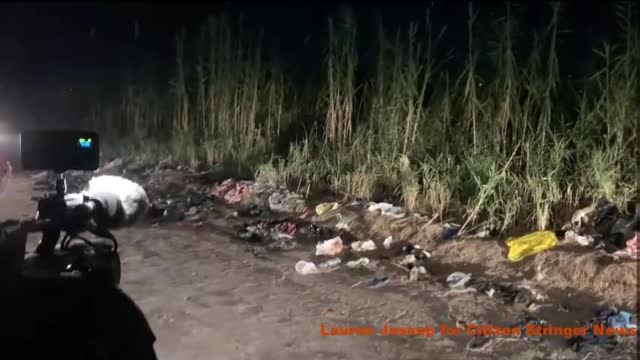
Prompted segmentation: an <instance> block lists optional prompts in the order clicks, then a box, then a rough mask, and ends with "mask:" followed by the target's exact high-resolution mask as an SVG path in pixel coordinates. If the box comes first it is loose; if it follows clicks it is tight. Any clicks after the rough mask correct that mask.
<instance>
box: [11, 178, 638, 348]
mask: <svg viewBox="0 0 640 360" xmlns="http://www.w3.org/2000/svg"><path fill="white" fill-rule="evenodd" d="M31 189H32V188H31V182H30V180H29V178H28V177H26V176H18V177H17V178H15V179H14V181H13V182H12V184H11V185H10V188H9V190H8V192H7V193H6V194H5V195H3V196H2V198H0V204H1V206H0V217H1V218H4V219H7V218H20V217H26V216H32V215H33V212H34V209H35V203H34V202H31V201H29V198H30V196H31V193H32V190H31ZM230 212H231V210H230V209H228V208H226V207H224V206H220V208H219V209H217V214H216V215H215V216H213V217H212V219H211V220H210V221H208V222H207V223H206V224H204V225H202V226H195V225H191V224H173V225H162V226H150V225H149V226H139V227H135V228H130V229H125V230H120V231H118V232H117V233H116V236H117V237H118V239H119V241H120V249H121V257H122V264H123V280H122V288H123V289H124V290H125V291H126V292H127V293H128V294H129V295H130V296H131V297H132V298H133V299H134V300H135V301H136V302H137V303H138V304H139V306H140V307H141V308H142V309H143V311H144V313H145V314H146V316H147V318H148V320H149V322H150V324H151V326H152V329H153V330H154V332H155V333H156V336H157V338H158V341H157V343H156V349H157V352H158V355H159V358H160V359H176V360H177V359H192V360H197V359H207V360H211V359H222V360H234V359H252V360H268V359H425V358H427V359H461V358H465V359H476V358H477V359H490V358H492V359H561V358H567V359H576V358H582V357H577V356H576V354H575V353H573V351H572V350H571V349H569V348H568V347H567V345H566V343H565V341H564V340H563V339H562V338H559V337H549V338H543V339H542V341H541V342H536V341H531V340H526V339H524V340H523V339H520V340H517V341H502V342H499V343H497V344H496V345H495V346H494V347H492V348H491V349H490V350H489V351H487V352H485V353H476V352H469V351H467V350H466V345H467V344H468V342H469V341H470V340H471V337H470V336H468V335H466V334H464V332H463V334H462V335H459V336H441V335H439V334H437V335H434V336H432V337H430V338H425V337H410V336H334V337H329V336H322V335H321V331H320V329H321V325H322V324H324V325H325V326H326V327H327V328H330V327H331V326H374V327H375V328H376V329H380V328H381V327H382V326H383V324H385V323H388V324H389V325H391V326H414V327H419V326H433V327H437V326H439V325H440V324H446V325H448V326H450V327H454V326H455V324H456V320H463V321H476V322H478V323H480V324H487V323H489V322H491V323H493V324H495V325H501V326H507V325H510V324H513V323H515V322H517V321H518V320H520V319H521V318H522V312H523V309H522V308H519V307H518V306H505V305H501V304H498V303H497V302H496V301H495V300H494V299H492V298H490V297H488V296H484V295H482V294H476V293H462V294H451V293H450V292H449V291H448V290H449V289H448V288H447V287H446V285H445V284H443V282H442V278H441V277H438V276H435V277H434V278H432V279H427V280H426V281H420V282H417V283H410V284H405V283H402V282H400V281H397V280H396V279H393V278H392V282H391V284H389V285H388V286H386V287H383V288H380V289H369V288H366V287H364V288H363V287H356V288H352V285H353V284H354V283H356V282H357V281H360V280H364V279H367V278H369V277H370V276H371V275H372V273H371V272H368V271H365V270H358V271H356V270H348V269H342V268H341V269H339V270H338V271H334V272H331V273H327V274H321V275H309V276H302V275H299V274H297V273H295V270H294V264H295V263H296V262H297V261H298V260H300V259H309V258H310V254H312V252H313V250H312V249H313V245H312V244H308V245H306V246H304V247H303V248H300V249H299V250H294V251H290V252H280V253H269V254H268V255H267V256H264V257H256V256H254V255H253V254H252V253H250V252H248V251H246V250H247V245H246V244H245V243H243V242H242V241H240V240H236V239H234V238H233V234H234V229H233V225H234V224H236V223H237V222H238V220H237V219H235V218H234V217H232V216H230ZM363 224H364V223H363ZM370 225H374V224H370ZM372 227H373V228H375V226H372ZM400 228H402V226H400ZM374 230H384V229H374ZM387 230H388V231H392V232H394V233H397V234H396V235H398V236H400V235H399V233H401V230H399V229H396V230H389V229H387ZM382 235H384V231H381V232H380V236H382ZM36 241H37V238H36V237H34V238H32V239H30V248H32V247H33V245H34V244H35V242H36ZM425 241H426V240H425ZM486 245H487V244H485V246H486ZM480 248H482V247H481V246H479V245H467V246H465V244H463V243H460V244H458V243H453V242H452V243H449V244H445V245H440V246H438V247H437V248H435V249H437V250H436V251H435V252H434V258H438V257H444V256H445V254H444V253H445V252H456V253H459V254H460V255H459V259H460V264H458V265H455V264H453V265H452V264H447V263H445V262H443V263H442V264H439V265H437V266H436V265H435V264H434V269H436V268H437V269H436V271H437V272H438V273H440V274H442V275H443V276H444V275H445V274H446V273H448V272H451V271H468V269H471V268H473V271H475V272H478V271H484V269H485V267H479V268H478V267H477V265H482V266H487V265H490V263H492V262H495V264H496V267H502V268H504V269H505V271H511V270H508V269H507V267H506V266H503V265H500V264H502V260H499V259H503V258H504V255H503V254H502V253H500V252H499V251H500V250H499V248H496V247H495V246H494V245H489V246H488V247H487V248H486V249H487V250H479V249H480ZM482 251H484V252H482ZM487 251H488V252H490V254H487V253H486V252H487ZM487 256H488V257H487ZM548 256H549V255H548ZM474 259H475V260H474ZM559 259H560V261H562V260H565V261H569V260H570V259H565V258H559ZM534 261H535V264H536V265H543V264H551V263H553V262H554V261H555V260H554V261H551V260H545V258H542V259H539V258H536V260H534ZM454 265H455V266H454ZM474 266H476V267H475V268H474ZM550 266H551V265H550ZM555 266H556V268H555V270H554V269H551V268H550V269H549V270H548V273H549V276H551V277H552V278H553V277H561V278H562V279H565V278H566V281H567V286H569V283H570V282H573V284H572V285H573V286H574V287H575V288H577V290H579V289H580V288H589V287H594V286H595V287H596V288H597V289H601V288H603V289H604V288H606V284H604V283H602V284H601V283H600V282H605V281H608V280H609V279H613V280H617V281H618V282H619V283H620V284H619V285H616V283H614V284H613V286H614V288H615V286H619V287H620V288H619V291H622V293H624V294H626V293H627V289H626V287H625V286H628V281H629V280H628V279H615V276H614V275H615V274H609V273H607V271H613V270H606V268H603V269H604V270H603V271H600V272H597V271H594V274H593V278H592V279H589V278H587V277H585V278H583V277H582V275H581V276H577V275H575V274H572V272H571V270H570V269H571V268H570V267H569V265H568V264H565V265H563V264H556V265H555ZM385 269H386V270H387V271H391V269H389V268H383V269H380V270H385ZM587 273H588V272H587ZM633 274H634V275H635V272H634V273H633ZM593 279H595V280H593ZM577 280H585V281H587V282H591V284H580V283H578V284H576V283H575V282H576V281H577ZM615 289H617V288H615ZM634 289H635V285H634ZM577 290H576V291H577ZM634 291H635V290H634ZM576 294H579V292H576ZM578 296H579V297H578V300H576V302H580V301H583V302H585V303H587V304H585V306H578V305H576V306H575V310H573V311H571V312H570V313H568V314H567V313H559V312H557V311H555V310H554V311H547V312H546V313H544V311H543V312H542V313H541V315H544V316H546V317H547V320H548V321H550V322H552V324H553V325H556V326H562V325H576V324H577V323H578V322H579V321H584V320H586V319H585V317H586V316H587V313H588V311H589V310H591V309H590V306H592V305H593V304H594V301H596V300H594V299H592V298H590V297H588V296H587V295H584V296H581V295H578ZM627 301H628V299H627V298H626V295H623V296H622V297H621V298H620V302H621V303H625V302H627ZM634 347H635V345H629V344H627V345H626V346H621V347H619V349H617V350H616V355H611V354H605V355H598V354H599V353H598V350H597V349H594V350H593V351H594V354H596V356H602V357H595V358H603V359H604V358H620V359H626V358H633V356H632V355H631V354H628V352H627V350H629V349H630V348H634ZM626 354H628V355H626ZM612 356H613V357H612ZM593 358H594V357H592V359H593Z"/></svg>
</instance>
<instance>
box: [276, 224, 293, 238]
mask: <svg viewBox="0 0 640 360" xmlns="http://www.w3.org/2000/svg"><path fill="white" fill-rule="evenodd" d="M276 229H277V231H279V232H280V233H285V234H288V235H291V236H293V235H295V233H296V231H297V229H298V227H297V226H296V224H294V223H292V222H291V221H284V222H282V223H280V224H278V225H277V226H276Z"/></svg>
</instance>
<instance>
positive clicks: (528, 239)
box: [507, 231, 558, 262]
mask: <svg viewBox="0 0 640 360" xmlns="http://www.w3.org/2000/svg"><path fill="white" fill-rule="evenodd" d="M556 245H558V238H557V237H556V234H555V233H554V232H552V231H538V232H534V233H531V234H527V235H525V236H522V237H519V238H516V239H509V240H507V246H508V247H509V254H508V255H507V258H508V259H509V261H511V262H516V261H520V260H522V259H524V258H525V257H527V256H531V255H535V254H538V253H541V252H543V251H545V250H549V249H551V248H553V247H555V246H556Z"/></svg>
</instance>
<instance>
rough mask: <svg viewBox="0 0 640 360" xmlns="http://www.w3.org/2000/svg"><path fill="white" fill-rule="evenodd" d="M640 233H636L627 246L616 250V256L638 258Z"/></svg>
mask: <svg viewBox="0 0 640 360" xmlns="http://www.w3.org/2000/svg"><path fill="white" fill-rule="evenodd" d="M639 234H640V233H635V234H634V236H633V237H632V238H631V239H630V240H629V241H627V247H626V248H625V249H623V250H619V251H616V252H615V253H613V255H615V256H620V257H624V258H632V259H638V258H639V256H638V255H640V253H639V252H638V237H639V236H640V235H639Z"/></svg>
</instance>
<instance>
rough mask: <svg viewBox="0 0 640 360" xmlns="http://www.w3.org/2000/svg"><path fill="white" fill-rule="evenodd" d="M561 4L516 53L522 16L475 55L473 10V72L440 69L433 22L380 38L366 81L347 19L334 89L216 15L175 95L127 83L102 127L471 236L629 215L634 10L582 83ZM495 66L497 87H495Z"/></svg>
mask: <svg viewBox="0 0 640 360" xmlns="http://www.w3.org/2000/svg"><path fill="white" fill-rule="evenodd" d="M553 6H554V7H553V16H552V17H551V18H550V19H549V23H548V26H547V27H546V28H545V30H544V31H543V32H542V33H540V34H537V36H536V39H537V41H536V42H534V44H533V46H532V50H531V51H529V52H528V53H527V54H519V55H518V56H516V51H515V50H514V43H515V42H516V41H517V38H516V35H515V32H514V30H515V29H516V27H515V24H514V19H513V18H512V17H511V16H506V17H505V18H503V19H500V21H499V22H498V23H497V24H496V27H497V28H496V30H497V31H496V34H499V36H500V38H499V39H495V40H496V41H495V44H494V45H492V46H491V48H490V49H489V48H488V47H487V46H486V45H484V44H483V45H482V46H479V45H478V44H477V43H476V42H474V41H477V40H476V39H475V37H474V34H475V31H476V30H475V27H474V25H475V16H474V14H475V12H474V9H473V8H472V7H471V6H470V7H469V13H468V18H469V21H468V29H467V32H468V51H467V54H466V66H465V68H464V71H462V72H460V73H450V72H447V71H444V70H443V69H444V68H443V67H441V65H442V61H439V60H438V59H435V56H433V51H432V49H433V48H434V46H436V45H437V43H438V41H439V39H440V35H441V34H442V33H441V32H440V29H432V27H431V25H430V22H429V19H426V21H425V23H423V24H422V25H420V26H419V25H417V24H409V25H408V26H407V28H406V29H404V30H403V31H400V32H398V33H397V34H395V36H390V34H389V33H388V31H386V30H385V29H384V28H383V27H382V25H381V26H380V28H379V32H378V40H377V42H378V48H379V50H378V57H377V67H376V69H377V70H376V71H375V76H374V77H373V78H369V79H365V80H362V79H359V78H358V76H357V71H358V67H359V62H358V52H357V51H356V35H357V26H356V25H357V24H355V22H354V21H353V18H352V17H350V16H349V15H348V13H344V14H341V15H340V16H338V17H337V18H335V19H329V21H328V29H329V32H328V37H329V38H328V43H329V45H330V46H329V50H328V53H327V58H326V68H325V72H326V76H325V82H324V83H323V84H317V86H316V87H315V88H313V87H312V88H309V87H305V88H302V87H301V86H300V84H294V83H292V81H291V80H290V77H289V76H288V74H287V71H286V69H282V67H279V66H278V63H277V62H276V61H274V60H273V59H275V57H273V56H270V57H269V58H270V59H271V60H270V61H267V60H265V59H267V57H266V56H265V53H266V52H265V51H264V50H265V49H262V48H261V37H260V34H259V33H256V34H252V33H246V32H244V31H242V29H243V27H242V26H241V25H242V24H238V23H233V22H231V21H229V20H228V19H227V18H225V17H222V16H221V17H214V18H211V19H210V21H209V23H208V24H206V25H205V26H203V28H202V31H201V32H200V33H199V34H197V36H196V37H197V39H196V40H197V42H198V46H197V49H198V51H197V54H196V55H195V56H188V55H187V54H185V46H184V44H185V39H186V34H185V33H180V34H178V35H177V36H176V49H177V59H176V68H175V78H174V80H173V81H172V82H171V86H170V88H169V90H170V91H165V90H166V89H165V87H163V86H155V87H151V86H147V87H140V86H138V87H133V86H129V87H128V88H127V90H126V93H125V94H124V96H123V102H122V105H121V106H120V107H119V108H114V107H108V106H106V107H104V108H102V109H99V110H97V111H96V112H95V113H94V117H93V118H92V119H91V121H93V122H96V123H99V124H102V126H103V128H104V129H105V131H110V135H112V136H114V137H117V139H118V140H119V141H123V140H122V139H126V140H127V141H129V142H130V143H131V144H132V146H133V147H134V148H135V149H136V150H137V151H138V152H139V153H143V154H147V155H149V156H161V157H165V156H173V157H177V158H180V159H182V160H185V161H190V162H191V163H194V164H195V163H199V162H208V163H211V162H225V163H228V164H232V165H233V166H238V168H237V169H238V170H239V171H255V174H256V176H257V177H260V178H263V179H269V180H273V181H279V182H287V183H289V184H291V185H298V186H305V187H307V189H308V188H309V187H312V186H315V185H323V184H324V185H329V186H330V187H331V188H332V189H333V190H335V191H337V192H344V193H348V194H351V195H355V196H358V197H362V198H372V197H377V196H379V195H380V194H385V195H388V196H391V197H392V198H394V199H395V200H397V201H401V202H402V203H403V204H404V205H405V206H406V207H408V208H411V209H414V210H417V211H421V212H426V213H430V214H434V215H438V217H439V218H440V219H442V220H446V219H447V218H448V217H451V216H454V217H458V216H460V217H462V218H464V219H465V226H470V225H472V224H477V223H478V222H480V221H490V222H492V223H493V224H495V225H496V226H497V227H498V228H499V229H505V228H507V227H510V226H512V225H514V224H523V223H525V224H528V225H531V226H532V227H534V228H540V229H542V228H548V227H550V226H552V225H554V224H553V223H554V222H555V221H558V220H560V219H559V216H560V215H559V214H560V213H561V211H562V210H563V209H566V208H575V207H576V206H579V205H581V204H582V203H584V202H585V201H589V200H590V199H593V198H597V197H605V198H607V199H610V200H611V201H613V202H615V203H616V204H618V205H620V206H621V207H623V208H625V207H626V205H627V203H628V202H629V201H633V200H634V199H635V197H636V196H637V189H636V179H637V177H638V175H637V169H636V162H635V160H634V158H635V155H634V149H635V141H636V136H637V134H636V122H635V119H636V117H637V113H638V96H639V95H640V94H638V90H637V89H638V75H639V74H638V71H639V69H638V64H640V38H639V37H638V32H637V31H638V28H637V24H634V23H632V13H633V11H634V10H635V9H632V7H631V6H632V5H631V4H619V5H617V6H618V18H619V19H618V20H619V24H620V26H621V27H622V30H623V33H624V39H623V40H621V41H620V42H619V43H616V44H604V45H603V46H602V47H601V48H599V49H595V50H594V56H598V57H599V60H600V63H601V70H600V71H598V72H597V73H595V74H593V76H591V77H590V78H588V79H585V80H584V81H568V80H566V77H562V76H561V74H560V73H559V66H558V59H557V55H556V54H557V52H556V49H557V46H558V45H557V38H558V33H559V30H558V18H559V17H560V9H559V8H558V7H557V6H556V5H553ZM418 30H420V32H418ZM418 33H421V34H422V33H424V34H426V36H420V37H418V35H417V34H418ZM483 57H485V58H486V57H489V58H490V59H492V65H493V66H492V68H493V74H488V75H487V74H484V75H483V76H482V78H481V77H480V74H479V71H478V65H477V64H478V60H479V59H483ZM186 59H187V60H188V61H186ZM563 79H565V80H563ZM310 89H311V90H310ZM308 114H312V115H313V116H314V117H316V118H317V119H319V120H320V121H317V122H316V123H315V125H316V126H315V127H313V128H307V134H306V136H304V138H302V139H297V141H295V142H291V143H290V147H288V151H287V152H286V153H285V154H282V153H280V152H279V151H278V149H279V148H280V147H281V146H280V144H282V143H283V140H284V141H285V142H287V141H288V140H291V139H290V137H291V134H290V132H289V131H288V129H290V128H292V127H296V124H297V123H299V122H302V121H304V118H305V117H307V115H308ZM113 119H118V121H117V122H116V123H114V122H113ZM167 144H170V146H168V145H167ZM563 220H564V219H563Z"/></svg>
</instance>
